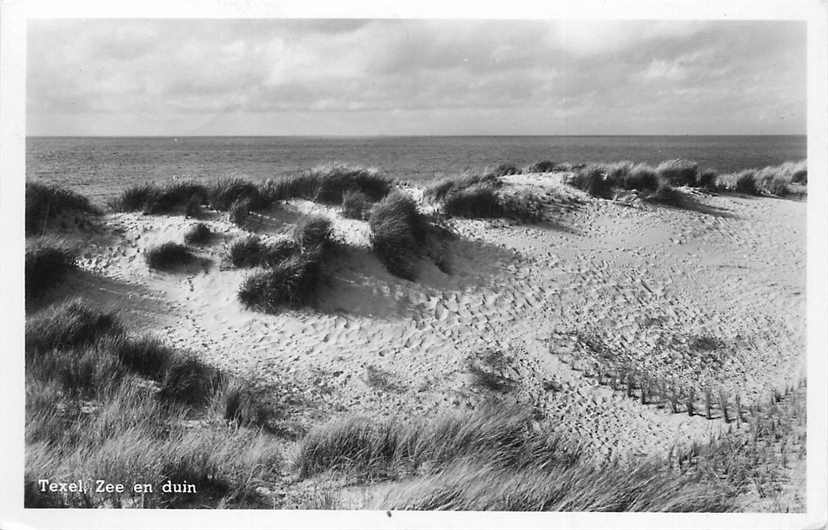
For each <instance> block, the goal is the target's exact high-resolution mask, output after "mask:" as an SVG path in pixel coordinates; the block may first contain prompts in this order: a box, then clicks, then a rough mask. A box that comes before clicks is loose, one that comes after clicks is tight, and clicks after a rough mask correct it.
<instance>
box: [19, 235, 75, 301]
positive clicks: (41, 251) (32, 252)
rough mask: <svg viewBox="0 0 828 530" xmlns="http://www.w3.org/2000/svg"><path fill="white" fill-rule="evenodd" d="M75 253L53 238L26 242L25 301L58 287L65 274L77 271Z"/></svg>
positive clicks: (66, 245) (32, 239) (41, 238)
mask: <svg viewBox="0 0 828 530" xmlns="http://www.w3.org/2000/svg"><path fill="white" fill-rule="evenodd" d="M76 259H77V256H76V252H75V250H74V249H73V248H72V247H71V246H70V245H69V244H68V243H66V242H65V241H63V240H61V239H58V238H53V237H48V236H44V237H36V238H31V239H27V240H26V258H25V278H24V280H25V289H26V300H27V302H28V301H31V300H32V299H34V298H36V297H38V296H40V295H41V294H43V293H44V292H46V291H48V290H49V289H51V288H53V287H55V286H56V285H59V284H60V282H61V281H62V280H63V279H64V278H65V277H66V275H67V274H69V273H70V272H72V271H74V270H76V269H77V265H76Z"/></svg>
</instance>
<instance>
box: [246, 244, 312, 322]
mask: <svg viewBox="0 0 828 530" xmlns="http://www.w3.org/2000/svg"><path fill="white" fill-rule="evenodd" d="M321 259H322V258H321V252H318V251H311V252H303V253H299V254H294V255H292V256H291V257H289V258H287V259H285V260H283V261H281V262H279V263H276V264H274V265H272V266H271V267H270V268H269V269H267V270H265V271H262V272H257V273H254V274H252V275H250V276H248V277H247V278H246V279H245V280H244V282H243V283H242V285H241V287H240V288H239V293H238V297H239V301H240V302H241V303H242V304H244V305H245V306H246V307H249V308H251V309H256V310H258V311H263V312H265V313H278V312H279V311H280V310H281V309H283V308H285V307H288V308H298V307H302V306H305V305H308V304H310V303H311V302H312V301H313V298H314V295H315V294H316V289H317V287H318V285H319V280H320V277H321Z"/></svg>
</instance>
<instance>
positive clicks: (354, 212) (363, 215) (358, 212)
mask: <svg viewBox="0 0 828 530" xmlns="http://www.w3.org/2000/svg"><path fill="white" fill-rule="evenodd" d="M370 209H371V202H370V200H369V199H368V196H367V195H365V194H364V193H362V192H361V191H346V192H345V193H343V194H342V217H345V218H346V219H357V220H359V221H364V220H366V219H367V218H368V213H369V211H370Z"/></svg>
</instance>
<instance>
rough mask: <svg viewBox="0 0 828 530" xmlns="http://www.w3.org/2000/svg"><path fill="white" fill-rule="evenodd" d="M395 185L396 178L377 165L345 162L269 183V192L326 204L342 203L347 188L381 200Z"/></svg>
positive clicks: (278, 197)
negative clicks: (347, 163) (393, 180)
mask: <svg viewBox="0 0 828 530" xmlns="http://www.w3.org/2000/svg"><path fill="white" fill-rule="evenodd" d="M392 189H393V182H392V181H391V180H390V179H388V178H386V177H384V176H383V175H381V174H380V173H379V172H378V171H377V170H376V169H369V168H364V167H358V166H349V165H345V164H327V165H322V166H317V167H315V168H313V169H311V170H309V171H306V172H304V173H302V174H300V175H293V176H289V177H282V178H279V179H275V180H270V181H268V182H267V184H266V185H265V190H266V192H265V193H266V194H267V195H268V196H269V197H270V198H272V199H273V200H287V199H293V198H299V199H307V200H311V201H315V202H321V203H326V204H341V203H342V200H343V198H344V195H345V193H346V192H360V193H362V194H364V195H365V196H366V197H368V199H369V200H371V201H378V200H380V199H382V198H383V197H385V196H386V195H388V194H389V193H390V192H391V190H392Z"/></svg>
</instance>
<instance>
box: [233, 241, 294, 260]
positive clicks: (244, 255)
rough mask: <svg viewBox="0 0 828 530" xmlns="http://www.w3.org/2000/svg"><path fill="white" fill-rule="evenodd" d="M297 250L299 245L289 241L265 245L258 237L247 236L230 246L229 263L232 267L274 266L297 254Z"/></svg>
mask: <svg viewBox="0 0 828 530" xmlns="http://www.w3.org/2000/svg"><path fill="white" fill-rule="evenodd" d="M299 250H300V248H299V245H298V244H297V243H295V242H294V241H291V240H289V239H280V240H278V241H276V242H274V243H270V244H267V243H264V242H263V241H262V240H261V238H259V237H258V236H248V237H246V238H244V239H240V240H238V241H236V242H234V243H233V244H232V245H231V246H230V262H231V263H232V264H233V266H234V267H264V266H267V265H276V264H278V263H280V262H281V261H283V260H285V259H287V258H289V257H290V256H292V255H294V254H297V253H298V252H299Z"/></svg>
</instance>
